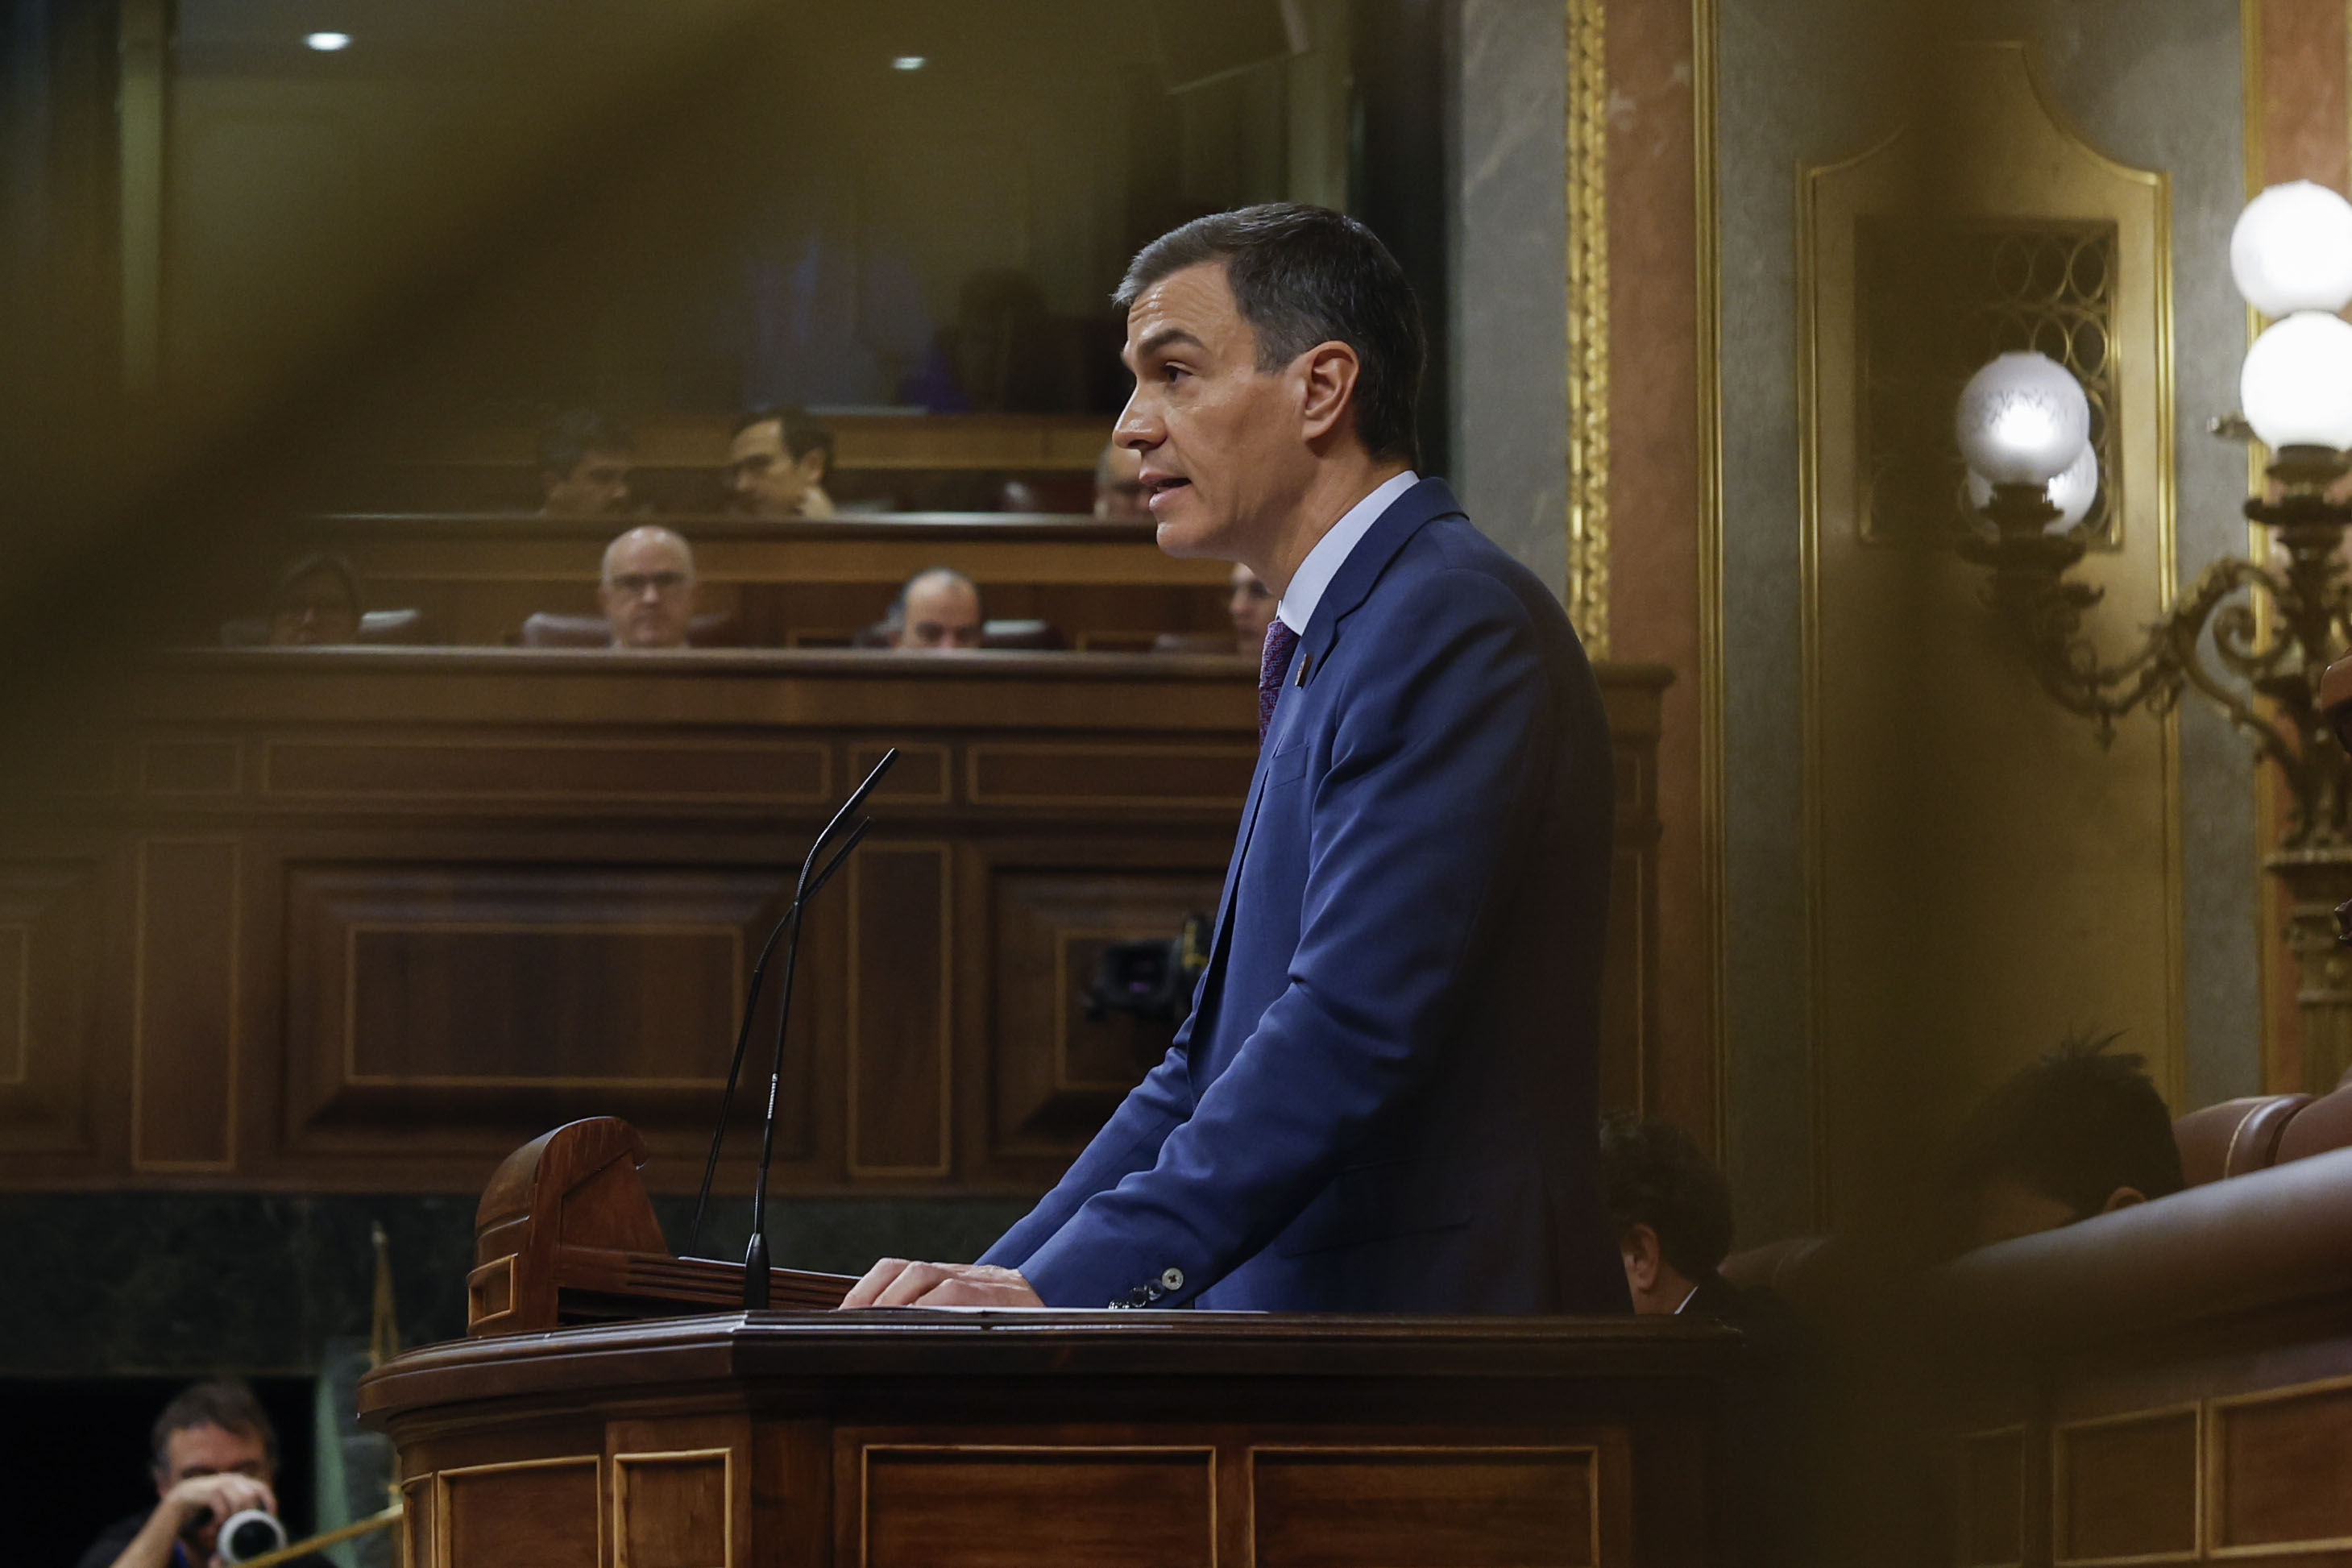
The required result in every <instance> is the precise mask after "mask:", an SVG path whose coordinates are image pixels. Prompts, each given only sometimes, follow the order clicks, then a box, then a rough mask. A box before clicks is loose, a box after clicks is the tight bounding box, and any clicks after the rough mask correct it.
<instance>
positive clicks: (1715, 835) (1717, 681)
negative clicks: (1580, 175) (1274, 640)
mask: <svg viewBox="0 0 2352 1568" xmlns="http://www.w3.org/2000/svg"><path fill="white" fill-rule="evenodd" d="M1715 37H1716V0H1691V119H1692V122H1693V123H1692V128H1691V129H1692V137H1691V145H1692V160H1693V167H1692V171H1691V173H1692V205H1693V206H1694V208H1695V209H1696V218H1697V232H1698V246H1697V250H1698V255H1697V283H1698V310H1697V327H1698V332H1697V345H1696V346H1697V355H1696V358H1697V362H1698V363H1697V380H1698V385H1697V393H1698V654H1699V659H1698V662H1699V670H1698V710H1699V720H1698V723H1699V731H1698V771H1699V807H1698V812H1699V878H1700V883H1699V900H1700V908H1701V909H1702V910H1705V911H1706V987H1707V1011H1706V1038H1707V1059H1708V1061H1709V1063H1710V1076H1711V1079H1712V1083H1711V1086H1710V1089H1709V1092H1710V1093H1711V1094H1712V1096H1713V1098H1714V1102H1715V1105H1714V1110H1715V1115H1714V1126H1715V1139H1716V1151H1715V1152H1716V1154H1717V1158H1718V1159H1721V1158H1722V1157H1724V1156H1726V1155H1727V1154H1728V1152H1729V1150H1730V1118H1729V1116H1728V1114H1727V1112H1728V1110H1729V1109H1730V1108H1729V1106H1728V1105H1727V1101H1726V1089H1725V1079H1724V1073H1725V1063H1724V1057H1725V1047H1726V1041H1725V1038H1724V1035H1725V1030H1724V1014H1725V1009H1726V1005H1727V989H1728V986H1729V978H1728V976H1727V973H1726V969H1725V963H1726V957H1727V951H1728V945H1729V944H1728V935H1729V933H1728V932H1727V930H1726V929H1725V920H1724V854H1725V843H1726V833H1725V829H1724V820H1723V816H1724V734H1723V725H1724V714H1723V685H1724V668H1723V252H1722V240H1721V237H1720V236H1721V226H1720V221H1719V216H1718V215H1719V210H1720V198H1719V196H1718V194H1717V168H1716V147H1715V136H1716V121H1717V114H1716V53H1715Z"/></svg>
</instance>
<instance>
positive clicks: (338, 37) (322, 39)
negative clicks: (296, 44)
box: [302, 33, 352, 55]
mask: <svg viewBox="0 0 2352 1568" xmlns="http://www.w3.org/2000/svg"><path fill="white" fill-rule="evenodd" d="M302 41H303V42H304V43H306V44H308V45H310V47H312V48H314V49H316V50H318V51H319V52H320V54H322V55H331V54H333V53H335V52H336V51H337V50H338V49H348V48H350V47H352V36H351V35H350V34H349V33H312V34H311V35H310V37H306V38H304V39H303V40H302Z"/></svg>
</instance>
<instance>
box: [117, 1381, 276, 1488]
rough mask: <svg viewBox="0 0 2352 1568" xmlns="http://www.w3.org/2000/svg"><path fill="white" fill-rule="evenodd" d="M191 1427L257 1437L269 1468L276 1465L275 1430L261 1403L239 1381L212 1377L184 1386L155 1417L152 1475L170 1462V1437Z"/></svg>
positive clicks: (150, 1442)
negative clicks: (153, 1468) (215, 1428)
mask: <svg viewBox="0 0 2352 1568" xmlns="http://www.w3.org/2000/svg"><path fill="white" fill-rule="evenodd" d="M195 1426H217V1427H219V1428H220V1429H221V1430H222V1431H224V1432H234V1433H236V1435H237V1436H240V1437H258V1438H260V1439H261V1448H262V1452H263V1453H264V1454H266V1455H267V1456H268V1459H269V1463H270V1465H271V1466H272V1467H273V1468H275V1467H276V1465H277V1463H278V1428H277V1427H275V1426H271V1425H270V1423H269V1413H268V1411H266V1410H264V1409H262V1407H261V1401H260V1400H258V1399H256V1398H255V1397H254V1396H253V1390H252V1389H250V1388H248V1387H247V1386H246V1384H244V1383H243V1382H241V1381H240V1380H238V1379H236V1378H234V1377H215V1378H208V1379H206V1380H205V1382H203V1383H192V1384H188V1386H187V1387H185V1388H184V1389H182V1390H180V1392H179V1393H178V1394H174V1395H173V1397H172V1403H171V1404H169V1405H165V1406H163V1414H162V1415H158V1416H157V1417H155V1428H154V1431H153V1432H152V1433H151V1434H150V1435H149V1438H148V1451H149V1454H150V1457H151V1459H152V1463H153V1465H154V1467H155V1473H156V1474H158V1475H161V1474H163V1471H164V1469H165V1468H166V1467H167V1466H168V1464H169V1463H170V1460H169V1458H168V1453H169V1448H170V1445H171V1441H172V1434H173V1433H174V1432H185V1431H187V1430H189V1429H190V1428H191V1427H195Z"/></svg>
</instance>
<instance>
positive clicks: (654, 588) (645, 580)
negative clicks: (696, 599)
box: [607, 572, 686, 599]
mask: <svg viewBox="0 0 2352 1568" xmlns="http://www.w3.org/2000/svg"><path fill="white" fill-rule="evenodd" d="M607 585H608V586H610V587H611V588H612V589H613V591H614V593H616V594H619V595H621V596H622V597H623V598H625V599H634V598H636V597H638V596H639V595H645V594H655V595H660V594H673V593H676V592H677V590H678V589H680V588H683V587H685V586H686V574H685V573H683V572H623V573H620V574H617V575H616V576H614V577H613V578H612V579H611V581H610V582H609V584H607Z"/></svg>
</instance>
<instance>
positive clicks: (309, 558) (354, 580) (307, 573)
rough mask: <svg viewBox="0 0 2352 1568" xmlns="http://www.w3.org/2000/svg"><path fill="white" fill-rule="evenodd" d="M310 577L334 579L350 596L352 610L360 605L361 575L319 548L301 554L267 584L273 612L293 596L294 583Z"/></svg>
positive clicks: (344, 562) (347, 563)
mask: <svg viewBox="0 0 2352 1568" xmlns="http://www.w3.org/2000/svg"><path fill="white" fill-rule="evenodd" d="M310 577H332V578H334V579H336V580H337V581H338V582H340V583H341V584H342V585H343V593H344V594H345V595H347V596H348V597H349V598H350V599H351V602H352V610H353V611H354V612H356V611H358V610H359V609H360V608H361V606H362V600H361V598H360V574H358V573H357V572H355V571H353V570H352V563H350V562H349V561H346V560H344V559H343V558H342V557H341V556H340V555H338V554H336V553H335V552H332V551H331V550H321V551H319V552H315V553H313V554H310V555H305V556H303V557H301V558H300V559H299V560H298V561H296V562H294V563H292V564H290V565H289V566H288V567H287V568H286V569H285V570H284V571H282V572H280V573H278V579H277V581H276V582H274V583H272V584H270V585H269V608H270V611H271V613H272V614H275V613H276V612H277V611H278V609H279V608H280V607H281V606H283V605H285V604H286V602H287V601H288V600H289V599H290V598H292V597H293V596H294V589H295V587H296V585H297V584H300V583H301V582H302V581H303V580H304V579H305V578H310ZM248 581H250V579H248Z"/></svg>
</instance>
